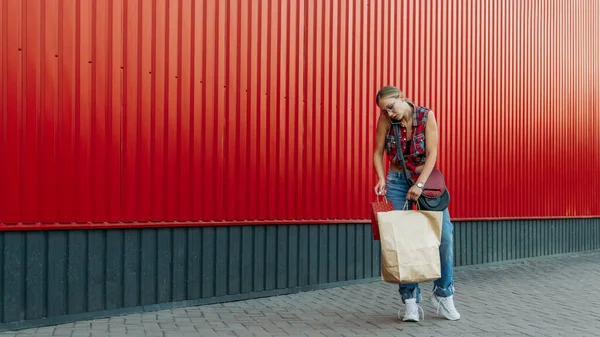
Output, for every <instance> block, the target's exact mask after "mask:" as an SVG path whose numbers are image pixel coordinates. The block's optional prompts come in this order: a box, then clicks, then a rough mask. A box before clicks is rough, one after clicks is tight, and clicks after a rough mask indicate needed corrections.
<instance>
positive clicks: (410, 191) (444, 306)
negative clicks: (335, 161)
mask: <svg viewBox="0 0 600 337" xmlns="http://www.w3.org/2000/svg"><path fill="white" fill-rule="evenodd" d="M376 102H377V106H378V107H379V108H380V109H381V111H382V112H381V114H380V115H379V119H378V121H377V139H376V141H375V153H374V155H373V164H374V166H375V172H376V173H377V177H378V178H379V182H378V183H377V185H375V193H376V194H377V195H387V199H388V200H390V201H391V202H392V205H393V207H394V209H403V207H404V205H405V202H406V201H407V199H408V200H410V201H411V203H412V201H416V200H417V199H418V198H419V196H420V195H421V192H422V188H423V185H424V184H425V182H426V181H427V178H428V177H429V175H430V174H431V171H432V170H433V168H434V166H435V161H436V158H437V152H438V129H437V123H436V121H435V116H434V114H433V111H431V110H429V109H427V108H425V107H421V106H418V105H416V104H413V103H412V102H410V101H409V100H408V99H407V98H406V96H405V95H404V93H403V92H402V91H400V89H398V88H396V87H394V86H386V87H383V88H381V90H379V92H378V93H377V98H376ZM392 123H394V124H398V126H399V130H400V133H401V134H400V137H399V138H400V147H399V148H400V149H401V151H402V154H403V156H404V162H405V164H406V169H407V171H408V172H407V175H408V177H409V178H411V177H412V176H415V177H416V175H418V178H417V180H416V182H415V184H414V185H413V186H412V187H410V188H409V186H408V184H407V182H406V179H405V177H404V174H403V169H402V163H401V162H399V161H398V160H399V158H398V157H397V155H396V154H397V152H396V151H397V150H396V149H397V147H396V138H395V135H394V128H393V127H392ZM384 149H385V152H386V153H387V158H388V160H389V161H390V170H389V172H388V175H387V179H386V178H385V176H384V169H383V152H384ZM453 234H454V227H453V225H452V223H451V222H450V215H449V213H448V209H446V210H444V213H443V224H442V240H441V245H440V262H441V277H440V278H439V279H437V280H435V282H434V287H433V295H432V297H431V302H432V303H433V305H434V306H435V307H436V308H437V312H438V314H439V313H440V312H441V313H442V314H443V315H444V316H445V317H446V318H447V319H449V320H457V319H459V318H460V314H459V313H458V312H457V310H456V308H455V307H454V299H453V297H454V296H453V295H454V285H453V283H454V282H453V279H452V263H453V255H454V254H453V246H452V245H453V244H452V242H453ZM399 292H400V296H401V298H402V303H404V304H405V311H404V317H403V318H402V320H403V321H410V322H418V321H419V311H418V309H420V307H419V306H418V304H417V303H419V302H420V300H421V296H420V289H419V285H418V284H400V285H399ZM421 310H422V309H421ZM398 316H400V311H398Z"/></svg>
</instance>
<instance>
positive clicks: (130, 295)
mask: <svg viewBox="0 0 600 337" xmlns="http://www.w3.org/2000/svg"><path fill="white" fill-rule="evenodd" d="M454 237H455V241H454V245H455V263H456V265H457V266H464V265H471V264H480V263H490V262H497V261H504V260H509V259H520V258H529V257H536V256H542V255H550V254H561V253H569V252H575V251H585V250H593V249H600V219H568V220H544V221H518V222H517V221H491V222H460V223H455V235H454ZM0 253H1V256H0V271H1V272H2V274H1V275H0V298H1V299H2V301H1V303H2V304H1V305H0V330H6V329H11V328H16V327H25V326H35V325H45V324H55V323H59V322H64V321H68V320H71V319H73V318H77V319H90V318H94V317H99V316H102V315H105V314H114V313H123V312H127V311H129V312H133V311H140V310H142V309H141V308H140V306H150V308H152V309H159V308H161V306H160V304H163V307H168V306H173V305H196V304H201V303H210V302H219V301H229V300H235V299H243V298H251V297H256V296H266V295H274V294H282V293H289V292H292V291H296V290H298V289H311V288H316V287H321V286H323V285H326V284H331V283H336V282H344V281H352V280H360V279H365V278H373V277H375V278H377V277H379V276H380V265H381V260H380V246H379V241H373V240H372V234H371V226H370V224H348V225H344V224H332V225H279V226H233V227H195V228H160V229H151V228H146V229H124V230H116V229H115V230H88V231H80V230H78V231H52V232H35V231H29V232H0ZM186 301H187V302H186ZM171 302H179V304H169V303H171ZM157 304H158V306H156V305H157ZM152 305H155V306H152ZM127 308H129V309H127ZM146 308H148V307H146ZM42 318H49V319H45V320H44V321H40V320H39V319H42Z"/></svg>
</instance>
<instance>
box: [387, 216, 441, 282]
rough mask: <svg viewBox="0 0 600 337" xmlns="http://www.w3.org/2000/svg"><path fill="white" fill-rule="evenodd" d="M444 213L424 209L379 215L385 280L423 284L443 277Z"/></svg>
mask: <svg viewBox="0 0 600 337" xmlns="http://www.w3.org/2000/svg"><path fill="white" fill-rule="evenodd" d="M442 214H443V212H437V211H420V210H395V211H389V212H379V213H377V220H378V223H379V235H380V240H381V278H382V280H383V281H385V282H389V283H419V282H427V281H433V280H436V279H438V278H439V277H440V276H441V271H440V251H439V247H440V241H441V238H442Z"/></svg>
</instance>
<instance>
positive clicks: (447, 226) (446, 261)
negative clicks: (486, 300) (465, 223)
mask: <svg viewBox="0 0 600 337" xmlns="http://www.w3.org/2000/svg"><path fill="white" fill-rule="evenodd" d="M453 241H454V226H453V225H452V222H451V221H450V214H449V213H448V209H446V210H445V211H444V215H443V218H442V240H441V244H440V264H441V274H442V275H441V277H440V278H439V279H437V280H435V281H434V282H433V296H432V297H431V302H432V303H433V305H434V306H435V307H436V308H437V312H438V313H441V314H442V315H444V316H445V317H446V318H447V319H449V320H453V321H454V320H457V319H460V313H459V312H458V310H456V307H455V306H454V280H453V279H452V266H453V262H454V244H453Z"/></svg>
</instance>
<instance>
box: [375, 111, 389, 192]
mask: <svg viewBox="0 0 600 337" xmlns="http://www.w3.org/2000/svg"><path fill="white" fill-rule="evenodd" d="M388 123H389V120H388V119H387V118H386V117H385V116H383V115H379V118H378V119H377V132H376V133H375V149H374V151H373V166H374V167H375V173H376V174H377V178H378V179H379V182H378V183H377V185H376V186H375V194H377V195H381V194H384V193H385V192H384V191H385V172H384V170H383V149H384V146H385V137H386V134H387V131H388Z"/></svg>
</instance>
